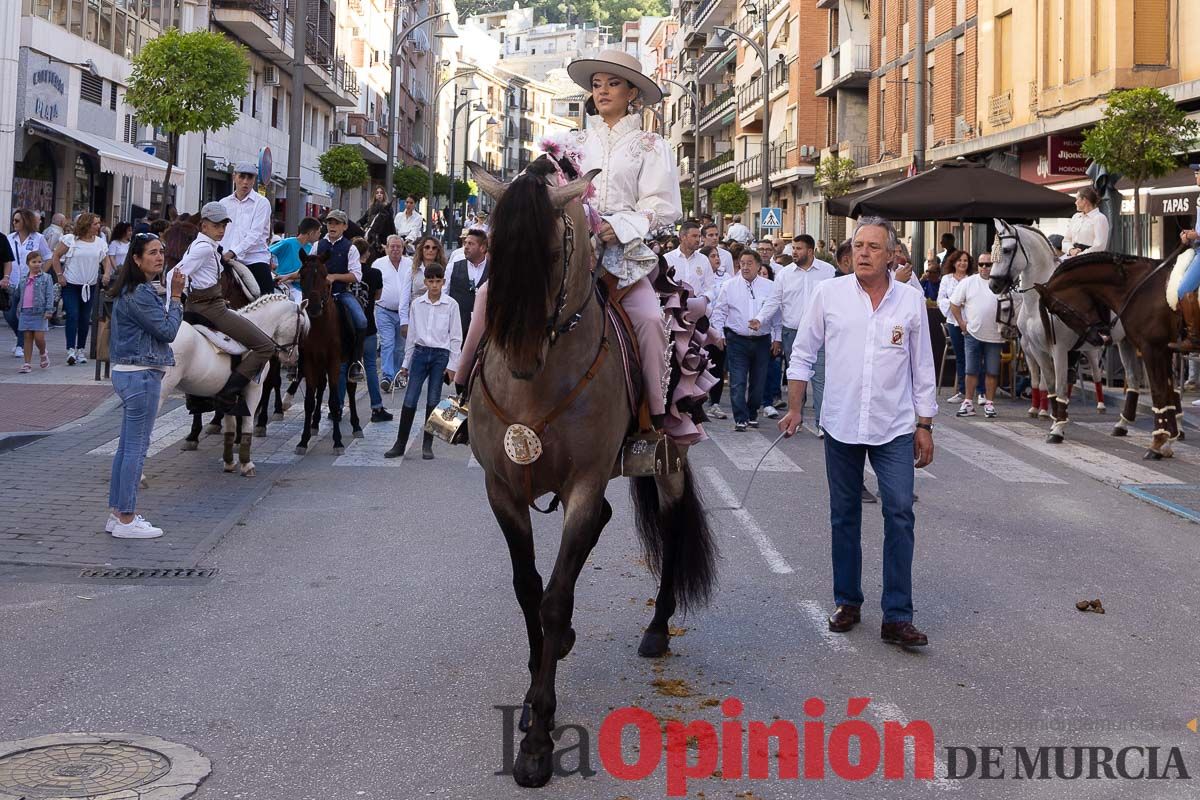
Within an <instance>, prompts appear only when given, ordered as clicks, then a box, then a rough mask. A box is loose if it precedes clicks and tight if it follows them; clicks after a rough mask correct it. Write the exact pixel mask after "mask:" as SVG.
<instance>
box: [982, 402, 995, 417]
mask: <svg viewBox="0 0 1200 800" xmlns="http://www.w3.org/2000/svg"><path fill="white" fill-rule="evenodd" d="M983 415H984V416H985V417H995V416H996V406H995V405H993V404H992V403H986V402H985V403H984V404H983Z"/></svg>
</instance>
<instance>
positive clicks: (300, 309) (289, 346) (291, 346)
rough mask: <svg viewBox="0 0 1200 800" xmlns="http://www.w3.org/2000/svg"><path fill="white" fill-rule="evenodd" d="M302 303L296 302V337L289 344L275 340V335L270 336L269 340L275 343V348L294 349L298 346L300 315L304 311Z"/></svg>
mask: <svg viewBox="0 0 1200 800" xmlns="http://www.w3.org/2000/svg"><path fill="white" fill-rule="evenodd" d="M303 305H304V304H303V303H296V338H295V341H293V342H292V343H291V344H280V343H279V342H276V341H275V337H274V336H272V337H271V342H272V343H273V344H274V345H275V349H276V350H294V349H296V348H297V347H299V346H300V316H301V315H302V314H303V313H304V308H303Z"/></svg>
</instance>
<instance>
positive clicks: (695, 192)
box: [663, 78, 700, 217]
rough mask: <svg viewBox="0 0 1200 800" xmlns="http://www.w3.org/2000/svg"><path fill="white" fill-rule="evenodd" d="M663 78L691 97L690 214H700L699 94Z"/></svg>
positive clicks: (677, 82) (668, 94)
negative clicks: (698, 160)
mask: <svg viewBox="0 0 1200 800" xmlns="http://www.w3.org/2000/svg"><path fill="white" fill-rule="evenodd" d="M663 80H664V81H665V82H667V83H669V84H671V86H678V87H679V88H680V89H683V91H684V92H685V93H687V96H688V97H690V98H691V99H692V129H693V131H694V133H693V136H694V141H693V142H692V215H693V216H696V217H699V216H700V165H699V163H697V155H698V153H699V152H700V96H699V95H698V94H696V92H695V91H693V90H691V89H689V88H688V87H687V86H685V85H684V84H682V83H680V82H679V81H676V80H671V79H670V78H663ZM667 96H668V97H670V89H669V87H668V93H667Z"/></svg>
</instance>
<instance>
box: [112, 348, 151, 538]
mask: <svg viewBox="0 0 1200 800" xmlns="http://www.w3.org/2000/svg"><path fill="white" fill-rule="evenodd" d="M162 380H163V374H162V372H160V371H159V370H156V369H143V370H138V371H137V372H118V371H116V370H114V371H113V373H112V382H113V388H114V389H116V391H117V394H118V395H119V396H120V398H121V404H122V405H123V406H124V417H123V418H122V419H121V442H120V444H118V445H117V453H116V455H114V456H113V463H112V475H111V476H110V478H109V481H108V505H109V506H110V507H112V508H115V509H116V510H117V513H119V514H132V513H133V512H134V510H135V509H136V508H137V493H138V485H139V484H140V483H141V480H142V467H143V466H144V465H145V463H146V451H147V450H148V449H149V448H150V433H151V432H152V431H153V430H154V418H155V417H156V416H158V398H159V392H160V391H161V389H162Z"/></svg>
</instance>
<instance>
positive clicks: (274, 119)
mask: <svg viewBox="0 0 1200 800" xmlns="http://www.w3.org/2000/svg"><path fill="white" fill-rule="evenodd" d="M271 127H272V128H278V127H279V90H278V89H276V90H275V91H274V92H272V93H271Z"/></svg>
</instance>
